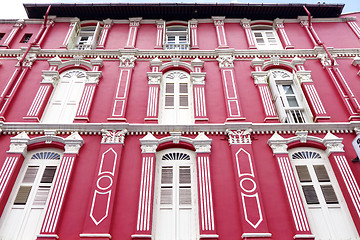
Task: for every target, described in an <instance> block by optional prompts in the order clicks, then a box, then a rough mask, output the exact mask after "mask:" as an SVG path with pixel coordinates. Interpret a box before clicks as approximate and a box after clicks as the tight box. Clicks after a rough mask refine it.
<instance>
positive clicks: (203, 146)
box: [193, 132, 212, 153]
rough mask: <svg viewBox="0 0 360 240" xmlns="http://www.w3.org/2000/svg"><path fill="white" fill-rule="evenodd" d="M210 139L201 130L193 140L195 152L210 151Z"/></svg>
mask: <svg viewBox="0 0 360 240" xmlns="http://www.w3.org/2000/svg"><path fill="white" fill-rule="evenodd" d="M211 142H212V139H210V138H208V137H207V136H206V135H205V133H203V132H201V133H199V135H198V136H197V137H196V138H195V139H194V140H193V144H194V147H195V149H196V152H197V153H210V152H211Z"/></svg>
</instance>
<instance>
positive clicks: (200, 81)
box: [190, 72, 206, 85]
mask: <svg viewBox="0 0 360 240" xmlns="http://www.w3.org/2000/svg"><path fill="white" fill-rule="evenodd" d="M190 77H191V80H192V81H193V84H195V85H205V77H206V73H202V72H191V73H190Z"/></svg>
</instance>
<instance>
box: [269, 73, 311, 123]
mask: <svg viewBox="0 0 360 240" xmlns="http://www.w3.org/2000/svg"><path fill="white" fill-rule="evenodd" d="M268 75H269V76H268V77H269V87H270V89H271V93H272V97H273V102H274V104H275V106H276V110H277V113H278V116H279V119H280V121H281V122H284V123H308V122H312V113H311V111H310V107H309V105H308V103H307V101H306V98H305V96H304V94H303V92H302V90H301V87H300V84H299V81H298V79H297V77H296V74H293V73H290V72H288V71H285V70H283V69H272V70H270V71H269V73H268ZM284 86H288V88H291V89H292V91H293V93H292V94H289V93H288V94H287V93H286V92H285V90H284ZM288 98H293V99H294V101H293V102H296V103H297V105H298V106H291V104H289V103H290V102H289V101H288Z"/></svg>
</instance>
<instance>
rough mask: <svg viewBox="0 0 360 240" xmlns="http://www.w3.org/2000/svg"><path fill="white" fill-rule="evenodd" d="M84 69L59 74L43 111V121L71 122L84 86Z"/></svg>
mask: <svg viewBox="0 0 360 240" xmlns="http://www.w3.org/2000/svg"><path fill="white" fill-rule="evenodd" d="M85 80H86V75H85V71H84V70H80V69H74V70H69V71H66V72H64V73H62V74H61V75H60V80H59V83H58V85H57V86H56V88H55V89H54V90H53V93H52V96H51V98H50V100H49V103H48V105H47V107H46V109H45V111H44V114H43V117H42V122H44V123H72V122H73V120H74V118H75V116H76V111H77V108H78V105H79V102H80V99H81V95H82V92H83V90H84V87H85Z"/></svg>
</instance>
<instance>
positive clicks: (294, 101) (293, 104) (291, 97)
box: [286, 96, 299, 107]
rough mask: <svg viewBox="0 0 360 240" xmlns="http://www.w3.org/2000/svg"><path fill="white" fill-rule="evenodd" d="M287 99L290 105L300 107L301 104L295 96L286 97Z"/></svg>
mask: <svg viewBox="0 0 360 240" xmlns="http://www.w3.org/2000/svg"><path fill="white" fill-rule="evenodd" d="M286 99H287V101H288V103H289V107H298V106H299V104H298V102H297V100H296V98H295V96H290V97H286Z"/></svg>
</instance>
